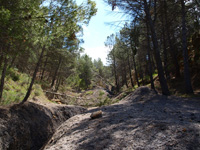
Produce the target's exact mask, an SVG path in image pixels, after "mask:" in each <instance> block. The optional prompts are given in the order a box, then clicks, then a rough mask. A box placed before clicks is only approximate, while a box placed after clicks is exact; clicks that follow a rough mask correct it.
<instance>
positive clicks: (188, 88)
mask: <svg viewBox="0 0 200 150" xmlns="http://www.w3.org/2000/svg"><path fill="white" fill-rule="evenodd" d="M181 10H182V44H183V59H184V78H185V87H186V93H193V89H192V85H191V79H190V69H189V63H188V49H187V31H186V20H185V3H184V0H181Z"/></svg>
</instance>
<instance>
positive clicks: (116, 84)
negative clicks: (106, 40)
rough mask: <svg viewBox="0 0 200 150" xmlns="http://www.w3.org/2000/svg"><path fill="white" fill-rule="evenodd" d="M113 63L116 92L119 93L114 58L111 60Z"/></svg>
mask: <svg viewBox="0 0 200 150" xmlns="http://www.w3.org/2000/svg"><path fill="white" fill-rule="evenodd" d="M113 61H114V64H113V68H114V74H115V86H116V89H117V92H119V84H118V79H117V71H116V65H115V56H114V58H113Z"/></svg>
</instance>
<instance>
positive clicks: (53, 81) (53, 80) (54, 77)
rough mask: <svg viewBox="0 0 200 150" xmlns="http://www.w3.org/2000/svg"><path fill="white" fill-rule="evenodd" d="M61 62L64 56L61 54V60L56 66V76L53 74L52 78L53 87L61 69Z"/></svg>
mask: <svg viewBox="0 0 200 150" xmlns="http://www.w3.org/2000/svg"><path fill="white" fill-rule="evenodd" d="M61 62H62V57H61V56H60V58H59V62H58V66H57V68H56V71H55V73H54V76H53V79H52V83H51V88H52V87H53V86H54V83H55V81H56V77H57V74H58V70H59V69H60V66H61Z"/></svg>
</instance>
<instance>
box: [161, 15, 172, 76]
mask: <svg viewBox="0 0 200 150" xmlns="http://www.w3.org/2000/svg"><path fill="white" fill-rule="evenodd" d="M161 24H162V39H163V51H164V70H165V76H166V78H167V79H170V75H169V71H168V55H167V54H168V52H167V47H166V37H165V34H166V32H165V23H164V20H163V14H162V15H161Z"/></svg>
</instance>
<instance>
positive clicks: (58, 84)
mask: <svg viewBox="0 0 200 150" xmlns="http://www.w3.org/2000/svg"><path fill="white" fill-rule="evenodd" d="M60 83H61V77H58V81H57V82H56V88H55V92H57V91H58V89H59V86H60Z"/></svg>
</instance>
